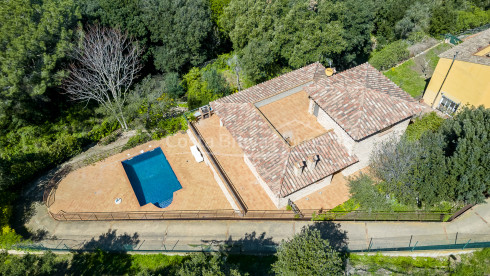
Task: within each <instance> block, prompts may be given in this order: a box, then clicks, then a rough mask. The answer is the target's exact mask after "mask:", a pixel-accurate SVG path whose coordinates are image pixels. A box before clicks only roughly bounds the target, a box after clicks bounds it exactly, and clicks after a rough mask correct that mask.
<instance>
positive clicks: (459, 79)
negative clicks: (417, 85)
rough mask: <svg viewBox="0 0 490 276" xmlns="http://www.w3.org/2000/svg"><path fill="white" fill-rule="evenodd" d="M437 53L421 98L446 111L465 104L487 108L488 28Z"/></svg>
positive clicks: (489, 82)
mask: <svg viewBox="0 0 490 276" xmlns="http://www.w3.org/2000/svg"><path fill="white" fill-rule="evenodd" d="M456 52H457V55H456V58H455V59H454V63H453V58H454V55H455V54H456ZM439 57H440V60H439V63H437V67H436V69H435V71H434V74H433V75H432V78H431V80H430V83H429V85H428V86H427V90H426V91H425V93H424V102H425V103H426V104H428V105H430V106H431V107H432V108H434V109H439V110H441V111H442V112H444V113H447V114H449V115H451V114H453V113H454V112H455V111H456V110H457V109H458V108H459V107H460V106H463V105H466V104H469V105H474V106H479V105H484V106H485V107H487V108H490V29H488V30H486V31H483V32H481V33H478V34H476V35H474V36H472V37H471V38H468V39H467V40H465V41H464V42H463V43H461V44H459V45H457V46H455V47H453V48H451V49H450V50H448V51H446V52H444V53H442V54H440V55H439ZM451 63H452V66H451ZM445 78H446V79H445ZM444 79H445V80H444Z"/></svg>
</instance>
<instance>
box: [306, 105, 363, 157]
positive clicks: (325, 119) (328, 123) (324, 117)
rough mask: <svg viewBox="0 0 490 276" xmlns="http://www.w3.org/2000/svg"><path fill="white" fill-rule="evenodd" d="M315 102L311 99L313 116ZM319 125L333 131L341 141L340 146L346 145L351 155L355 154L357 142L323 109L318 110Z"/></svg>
mask: <svg viewBox="0 0 490 276" xmlns="http://www.w3.org/2000/svg"><path fill="white" fill-rule="evenodd" d="M315 104H316V103H315V102H314V101H313V100H311V99H310V113H311V114H313V107H314V106H315ZM317 120H318V123H320V125H322V126H323V127H324V128H325V129H327V130H328V129H333V131H334V133H335V135H337V137H338V138H339V139H340V140H339V142H340V144H342V145H344V147H345V148H346V149H347V152H348V153H349V154H351V155H352V154H353V150H354V145H355V144H356V142H355V141H354V139H352V138H351V137H350V136H349V134H347V132H345V131H344V130H343V129H342V128H341V127H340V126H339V125H338V124H337V123H336V122H335V121H334V120H333V119H332V118H331V117H330V116H328V114H327V113H326V112H325V111H324V110H323V109H322V108H319V110H318V117H317Z"/></svg>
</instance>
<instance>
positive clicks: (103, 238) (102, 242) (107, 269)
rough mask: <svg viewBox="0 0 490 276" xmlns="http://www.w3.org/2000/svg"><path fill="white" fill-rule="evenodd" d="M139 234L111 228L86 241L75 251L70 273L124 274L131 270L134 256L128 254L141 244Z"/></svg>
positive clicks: (68, 272)
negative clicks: (119, 232)
mask: <svg viewBox="0 0 490 276" xmlns="http://www.w3.org/2000/svg"><path fill="white" fill-rule="evenodd" d="M139 242H140V240H139V236H138V234H137V233H134V234H133V235H132V236H131V235H129V234H127V233H124V234H122V235H117V233H116V230H112V231H111V230H109V231H108V232H107V233H105V234H102V235H100V236H99V238H98V239H94V238H92V239H91V240H90V241H88V242H86V243H84V244H83V245H82V246H81V247H80V248H79V249H78V250H76V251H74V252H73V258H72V261H71V266H70V268H69V270H68V271H67V274H69V275H123V274H127V273H129V272H130V269H131V263H132V258H131V255H129V254H127V251H128V250H132V249H134V248H135V247H136V246H137V245H138V244H139Z"/></svg>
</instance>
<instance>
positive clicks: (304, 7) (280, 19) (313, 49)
mask: <svg viewBox="0 0 490 276" xmlns="http://www.w3.org/2000/svg"><path fill="white" fill-rule="evenodd" d="M343 11H344V5H343V3H342V2H337V1H328V0H322V1H318V2H316V1H310V2H308V1H300V0H295V1H286V0H276V1H257V2H253V3H244V1H241V0H232V1H231V2H230V4H229V5H228V6H227V7H226V8H225V10H224V14H223V18H222V19H223V26H224V29H225V30H226V31H227V32H228V33H229V36H230V39H231V41H232V43H233V47H234V49H235V50H237V51H238V52H241V53H242V55H243V58H242V62H243V66H244V70H245V71H246V73H247V75H248V76H249V77H250V78H251V79H252V80H254V81H256V82H259V81H262V80H264V79H267V78H268V77H269V76H271V75H274V74H276V73H278V72H279V71H280V68H282V67H289V68H299V67H301V66H304V65H306V64H309V63H312V62H315V61H318V60H319V61H322V62H324V63H326V61H327V60H329V59H331V58H332V57H333V56H334V55H335V54H339V53H341V52H342V51H343V50H344V49H345V48H346V42H345V40H344V29H343V25H342V22H341V19H340V17H341V15H342V13H343Z"/></svg>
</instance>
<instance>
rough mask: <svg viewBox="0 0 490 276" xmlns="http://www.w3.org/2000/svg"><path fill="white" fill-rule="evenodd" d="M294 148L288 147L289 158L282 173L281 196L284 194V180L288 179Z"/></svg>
mask: <svg viewBox="0 0 490 276" xmlns="http://www.w3.org/2000/svg"><path fill="white" fill-rule="evenodd" d="M292 149H293V148H292V147H288V149H287V150H288V159H287V160H286V164H285V166H284V169H283V170H282V173H281V181H280V182H279V196H280V195H281V194H282V188H283V187H284V180H285V179H286V174H287V170H288V166H289V161H290V160H291V156H292V153H291V151H292Z"/></svg>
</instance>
